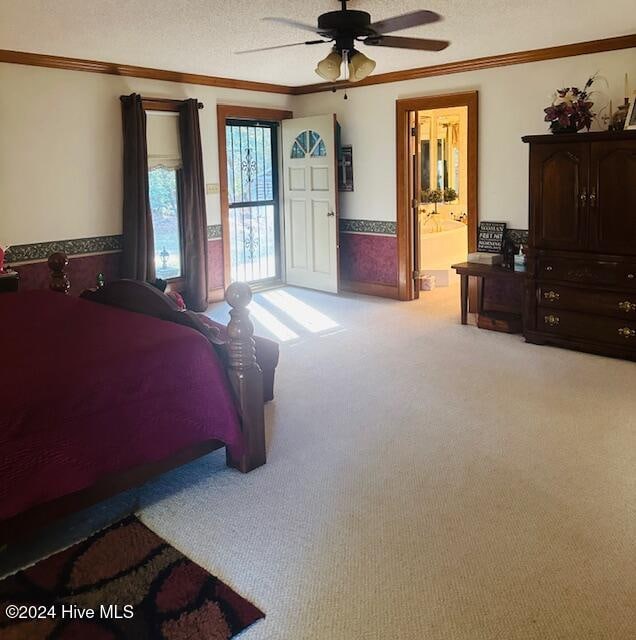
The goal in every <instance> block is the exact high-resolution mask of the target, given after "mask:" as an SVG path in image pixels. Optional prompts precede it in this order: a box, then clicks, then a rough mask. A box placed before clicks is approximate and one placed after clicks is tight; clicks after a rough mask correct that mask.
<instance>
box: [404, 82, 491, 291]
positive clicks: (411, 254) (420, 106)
mask: <svg viewBox="0 0 636 640" xmlns="http://www.w3.org/2000/svg"><path fill="white" fill-rule="evenodd" d="M445 107H468V136H467V137H468V251H469V252H472V251H475V248H476V246H477V227H478V221H479V209H478V206H479V199H478V193H477V191H478V184H479V179H478V178H479V176H478V164H479V163H478V140H479V129H478V127H479V118H478V109H479V92H478V91H465V92H462V93H449V94H443V95H433V96H423V97H420V98H405V99H402V100H396V102H395V108H396V109H395V111H396V159H397V162H396V166H397V216H396V227H397V229H396V230H397V254H398V299H399V300H413V299H415V298H417V297H418V295H419V290H418V287H416V286H415V280H414V278H413V270H414V269H417V268H418V267H419V265H418V264H417V262H418V259H419V257H418V256H416V255H415V242H416V238H415V234H414V231H413V227H414V225H413V208H412V203H411V200H412V196H411V193H410V192H411V189H412V187H411V182H412V180H411V159H410V138H411V131H410V129H411V127H410V114H411V113H413V112H417V111H425V110H427V109H443V108H445Z"/></svg>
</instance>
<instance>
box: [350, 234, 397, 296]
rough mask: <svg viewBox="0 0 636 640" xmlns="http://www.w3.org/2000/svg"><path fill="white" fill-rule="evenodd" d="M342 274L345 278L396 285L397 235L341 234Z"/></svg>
mask: <svg viewBox="0 0 636 640" xmlns="http://www.w3.org/2000/svg"><path fill="white" fill-rule="evenodd" d="M340 276H341V278H342V279H343V280H350V281H358V282H372V283H378V284H388V285H393V286H397V281H398V261H397V238H396V237H395V236H382V235H378V234H370V233H341V234H340Z"/></svg>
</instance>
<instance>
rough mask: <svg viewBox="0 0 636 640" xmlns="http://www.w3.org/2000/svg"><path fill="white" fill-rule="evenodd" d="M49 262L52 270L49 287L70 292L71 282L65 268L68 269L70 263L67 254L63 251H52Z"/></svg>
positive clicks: (62, 291)
mask: <svg viewBox="0 0 636 640" xmlns="http://www.w3.org/2000/svg"><path fill="white" fill-rule="evenodd" d="M47 264H48V265H49V269H50V270H51V281H50V283H49V289H51V291H58V292H59V293H68V290H69V289H70V288H71V283H70V281H69V279H68V276H67V275H66V273H65V272H64V269H66V266H67V265H68V258H67V257H66V254H65V253H64V252H63V251H57V252H56V253H52V254H51V255H50V256H49V259H48V261H47Z"/></svg>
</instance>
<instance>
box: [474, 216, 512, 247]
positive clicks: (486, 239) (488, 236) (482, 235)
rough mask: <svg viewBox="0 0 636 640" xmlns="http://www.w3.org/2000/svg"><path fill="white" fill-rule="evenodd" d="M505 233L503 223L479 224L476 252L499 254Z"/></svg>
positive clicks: (504, 224)
mask: <svg viewBox="0 0 636 640" xmlns="http://www.w3.org/2000/svg"><path fill="white" fill-rule="evenodd" d="M505 233H506V223H505V222H480V223H479V237H478V239H477V251H484V252H485V253H501V251H502V249H503V241H504V235H505Z"/></svg>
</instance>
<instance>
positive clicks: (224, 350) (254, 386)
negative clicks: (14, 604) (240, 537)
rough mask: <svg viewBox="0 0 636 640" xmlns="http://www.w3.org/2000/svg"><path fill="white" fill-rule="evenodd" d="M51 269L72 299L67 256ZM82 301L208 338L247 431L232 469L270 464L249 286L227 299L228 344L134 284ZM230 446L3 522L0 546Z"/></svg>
mask: <svg viewBox="0 0 636 640" xmlns="http://www.w3.org/2000/svg"><path fill="white" fill-rule="evenodd" d="M48 265H49V268H50V269H51V282H50V288H51V289H52V290H53V291H58V292H60V293H62V294H67V293H68V291H69V288H70V282H69V279H68V276H67V275H66V273H65V268H66V266H67V265H68V259H67V257H66V255H65V254H64V253H61V252H58V253H54V254H53V255H51V256H50V257H49V260H48ZM81 297H82V298H84V299H86V300H91V301H93V302H97V303H101V304H107V305H111V306H115V307H120V308H122V309H126V310H128V311H133V312H137V313H143V314H145V315H149V316H153V317H155V318H159V319H161V320H167V321H170V322H175V323H177V324H181V325H185V326H188V327H191V328H192V329H195V330H196V331H198V332H199V333H202V334H203V335H204V336H205V337H206V338H207V339H208V340H209V341H210V343H211V344H212V345H213V346H214V348H215V349H216V351H217V353H219V354H220V356H221V358H222V360H223V362H224V365H225V368H226V372H227V376H228V378H229V380H230V384H231V386H232V389H233V391H234V395H235V398H236V401H237V405H238V409H239V415H240V422H241V430H242V432H243V437H244V439H245V454H244V455H243V456H241V457H240V458H233V457H232V456H231V455H230V453H229V451H228V452H226V461H227V464H228V466H231V467H234V468H236V469H238V470H239V471H241V472H242V473H248V472H249V471H252V470H253V469H256V468H257V467H260V466H261V465H263V464H265V462H266V454H265V417H264V399H263V376H262V372H261V369H260V367H259V366H258V364H257V362H256V355H255V347H254V339H253V335H254V326H253V324H252V322H251V320H250V319H249V311H248V310H247V309H246V307H247V305H248V304H249V302H250V300H251V299H252V291H251V289H250V287H249V285H247V284H244V283H240V282H235V283H233V284H231V285H230V286H229V287H228V288H227V290H226V292H225V299H226V300H227V302H228V303H229V305H230V306H231V307H232V309H231V310H230V322H229V324H228V327H227V340H226V341H221V340H220V339H219V338H218V336H217V334H216V331H215V329H214V328H211V327H209V326H208V325H206V324H205V323H204V322H203V321H202V320H201V319H200V317H199V316H198V315H197V314H196V313H193V312H191V311H181V310H179V308H178V307H177V305H176V303H175V302H174V301H173V300H172V299H171V298H170V297H168V296H166V295H165V294H163V293H162V292H161V291H159V290H158V289H157V288H155V287H153V286H152V285H150V284H147V283H144V282H137V281H134V280H116V281H114V282H111V283H109V284H106V285H104V286H103V287H101V288H98V289H94V290H87V291H84V292H83V293H82V294H81ZM224 446H225V445H224V444H223V443H222V442H220V441H218V440H207V441H205V442H201V443H198V444H196V445H194V446H191V447H187V448H186V449H182V450H180V451H178V452H176V453H175V454H174V455H172V456H170V457H168V458H166V459H164V460H160V461H158V462H152V463H147V464H143V465H140V466H137V467H134V468H132V469H128V470H126V471H124V472H121V473H115V474H110V475H108V476H105V477H103V478H101V479H100V480H99V481H98V482H96V483H95V484H94V485H92V486H91V487H88V488H86V489H83V490H81V491H77V492H75V493H72V494H69V495H67V496H63V497H61V498H58V499H56V500H52V501H50V502H47V503H45V504H42V505H38V506H36V507H33V508H32V509H29V510H27V511H25V512H23V513H20V514H18V515H16V516H14V517H12V518H9V519H8V520H4V521H0V545H2V544H7V543H12V542H15V541H17V540H23V539H24V538H25V537H26V536H33V535H35V534H37V533H38V532H39V531H40V530H41V529H42V528H43V527H45V526H47V525H49V524H51V523H52V522H54V521H56V520H58V519H61V518H63V517H64V516H66V515H69V514H71V513H74V512H77V511H80V510H82V509H84V508H86V507H89V506H91V505H93V504H96V503H97V502H101V501H102V500H105V499H106V498H109V497H111V496H114V495H116V494H118V493H121V492H122V491H126V490H128V489H132V488H134V487H138V486H140V485H142V484H144V483H146V482H148V481H149V480H151V479H152V478H154V477H156V476H158V475H160V474H162V473H165V472H166V471H169V470H170V469H174V468H176V467H179V466H181V465H184V464H186V463H188V462H190V461H192V460H195V459H196V458H199V457H201V456H204V455H206V454H208V453H210V452H212V451H215V450H216V449H220V448H221V447H224Z"/></svg>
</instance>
